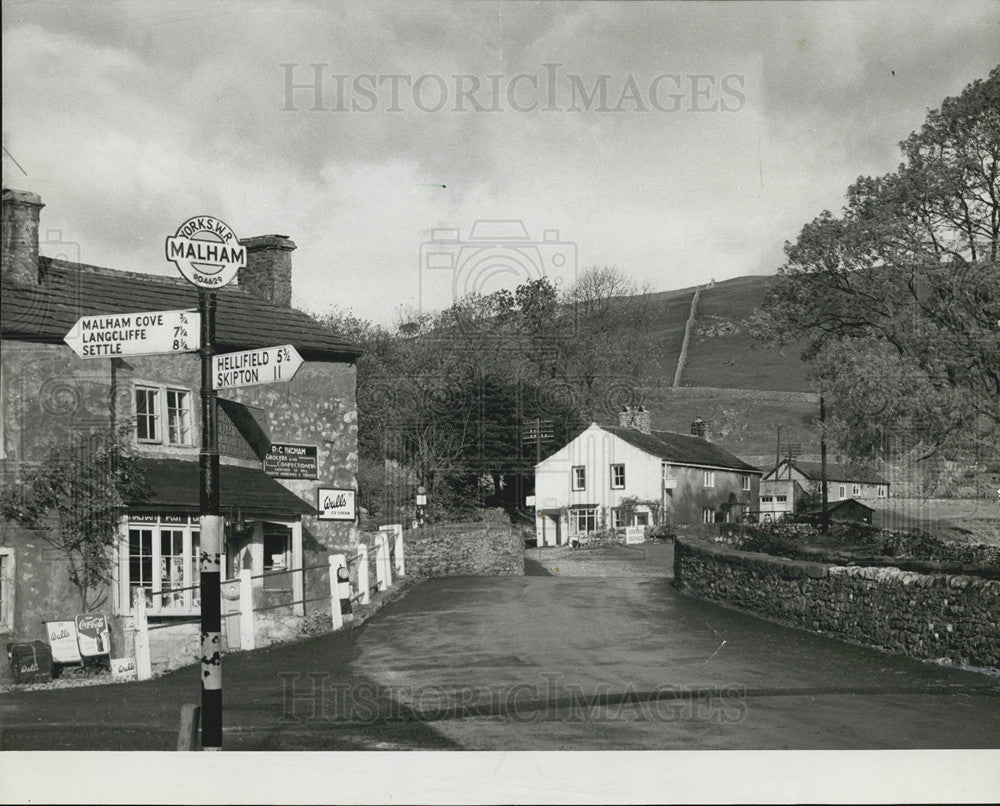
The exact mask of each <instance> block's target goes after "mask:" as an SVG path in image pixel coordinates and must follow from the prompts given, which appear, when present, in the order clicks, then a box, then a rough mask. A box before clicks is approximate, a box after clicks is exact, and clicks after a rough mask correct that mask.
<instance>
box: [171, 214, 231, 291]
mask: <svg viewBox="0 0 1000 806" xmlns="http://www.w3.org/2000/svg"><path fill="white" fill-rule="evenodd" d="M166 249H167V260H169V261H170V262H172V263H174V264H175V265H176V266H177V269H178V271H180V273H181V274H182V275H184V277H185V278H186V279H187V280H188V281H190V282H192V283H194V284H195V285H196V286H198V287H199V288H207V289H213V288H220V287H222V286H224V285H226V284H227V283H229V282H230V281H231V280H232V279H233V278H234V277H236V273H237V272H238V271H239V270H240V269H241V268H243V267H244V266H245V265H246V263H247V250H246V247H245V246H243V245H242V244H240V242H239V239H238V238H237V237H236V234H235V233H234V232H233V231H232V229H231V228H230V227H229V225H228V224H226V223H225V222H224V221H219V219H217V218H213V217H212V216H208V215H201V216H195V217H194V218H189V219H188V220H187V221H185V222H184V223H183V224H181V225H180V227H179V228H178V229H177V234H176V235H171V236H170V237H168V238H167V243H166Z"/></svg>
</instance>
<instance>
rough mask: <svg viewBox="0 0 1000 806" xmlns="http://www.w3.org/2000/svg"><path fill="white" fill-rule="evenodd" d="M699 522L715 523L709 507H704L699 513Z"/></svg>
mask: <svg viewBox="0 0 1000 806" xmlns="http://www.w3.org/2000/svg"><path fill="white" fill-rule="evenodd" d="M701 522H702V523H715V510H714V509H712V508H711V507H705V508H704V509H702V511H701Z"/></svg>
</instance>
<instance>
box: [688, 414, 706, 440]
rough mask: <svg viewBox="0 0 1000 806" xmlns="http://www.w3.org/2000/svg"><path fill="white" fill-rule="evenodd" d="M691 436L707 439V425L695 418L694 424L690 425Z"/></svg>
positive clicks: (699, 418)
mask: <svg viewBox="0 0 1000 806" xmlns="http://www.w3.org/2000/svg"><path fill="white" fill-rule="evenodd" d="M691 436H693V437H700V438H701V439H704V440H707V439H708V424H707V423H706V422H705V421H704V420H703V419H701V417H697V418H695V420H694V422H692V423H691Z"/></svg>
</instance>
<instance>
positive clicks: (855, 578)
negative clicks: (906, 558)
mask: <svg viewBox="0 0 1000 806" xmlns="http://www.w3.org/2000/svg"><path fill="white" fill-rule="evenodd" d="M674 584H675V585H676V586H677V587H678V588H679V589H680V590H682V591H684V592H685V593H689V594H692V595H695V596H700V597H703V598H706V599H711V600H713V601H716V602H719V603H721V604H725V605H730V606H732V607H737V608H740V609H742V610H749V611H751V612H753V613H755V614H757V615H759V616H762V617H764V618H767V619H770V620H772V621H777V622H780V623H783V624H790V625H792V626H796V627H804V628H806V629H808V630H812V631H814V632H818V633H822V634H825V635H829V636H832V637H835V638H840V639H843V640H846V641H850V642H853V643H859V644H865V645H868V646H874V647H877V648H879V649H883V650H886V651H889V652H896V653H900V654H904V655H909V656H911V657H915V658H922V659H941V658H947V659H949V660H950V661H952V662H954V663H958V664H964V665H971V666H978V667H995V668H1000V582H997V581H990V580H985V579H981V578H979V577H973V576H956V575H948V574H918V573H914V572H909V571H900V570H899V569H898V568H866V567H859V566H838V565H832V564H828V563H821V562H805V561H796V560H787V559H784V558H781V557H773V556H770V555H767V554H755V553H750V552H743V551H739V550H737V549H733V548H730V547H728V546H720V545H717V544H715V543H711V542H708V541H705V540H699V539H695V538H679V539H678V540H677V544H676V548H675V551H674Z"/></svg>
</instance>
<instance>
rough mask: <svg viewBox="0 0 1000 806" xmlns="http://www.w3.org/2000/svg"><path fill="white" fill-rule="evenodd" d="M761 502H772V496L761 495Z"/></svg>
mask: <svg viewBox="0 0 1000 806" xmlns="http://www.w3.org/2000/svg"><path fill="white" fill-rule="evenodd" d="M760 502H761V503H762V504H770V503H771V496H769V495H762V496H761V497H760Z"/></svg>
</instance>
